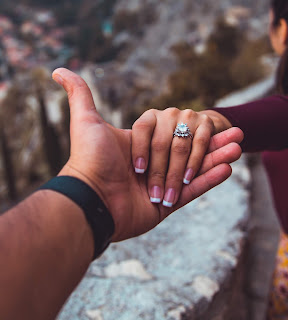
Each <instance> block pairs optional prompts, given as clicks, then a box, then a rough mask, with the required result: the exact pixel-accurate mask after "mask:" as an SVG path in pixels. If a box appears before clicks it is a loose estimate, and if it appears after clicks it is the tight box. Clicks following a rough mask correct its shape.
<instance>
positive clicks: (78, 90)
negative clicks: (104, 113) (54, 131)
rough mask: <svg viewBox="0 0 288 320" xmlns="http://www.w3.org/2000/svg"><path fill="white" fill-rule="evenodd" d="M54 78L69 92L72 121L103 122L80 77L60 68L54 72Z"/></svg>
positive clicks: (87, 88)
mask: <svg viewBox="0 0 288 320" xmlns="http://www.w3.org/2000/svg"><path fill="white" fill-rule="evenodd" d="M52 77H53V79H54V80H55V81H56V82H57V83H58V84H60V85H61V86H62V87H63V88H64V89H65V91H66V92H67V95H68V99H69V105H70V113H71V119H73V118H74V119H75V118H77V120H78V121H81V120H82V121H93V122H98V123H101V122H103V119H102V118H101V116H100V115H99V113H98V112H97V110H96V107H95V104H94V101H93V97H92V94H91V91H90V89H89V87H88V86H87V84H86V82H85V81H84V80H83V79H82V78H81V77H80V76H78V75H77V74H75V73H74V72H72V71H70V70H68V69H65V68H59V69H56V70H55V71H54V72H53V74H52Z"/></svg>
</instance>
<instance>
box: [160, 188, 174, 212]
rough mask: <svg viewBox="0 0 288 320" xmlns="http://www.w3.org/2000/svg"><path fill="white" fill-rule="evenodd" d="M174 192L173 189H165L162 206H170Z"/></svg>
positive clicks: (172, 202)
mask: <svg viewBox="0 0 288 320" xmlns="http://www.w3.org/2000/svg"><path fill="white" fill-rule="evenodd" d="M175 195H176V192H175V190H174V189H172V188H170V189H168V190H167V191H166V194H165V197H164V200H163V206H164V207H168V208H171V207H172V206H173V204H174V199H175Z"/></svg>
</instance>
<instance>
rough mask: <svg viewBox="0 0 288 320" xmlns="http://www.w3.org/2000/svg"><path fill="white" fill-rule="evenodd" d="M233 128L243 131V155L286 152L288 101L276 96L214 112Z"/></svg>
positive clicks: (217, 109) (287, 142) (285, 98)
mask: <svg viewBox="0 0 288 320" xmlns="http://www.w3.org/2000/svg"><path fill="white" fill-rule="evenodd" d="M213 110H214V111H217V112H219V113H220V114H222V115H223V116H224V117H226V118H227V119H228V120H229V121H230V122H231V123H232V125H233V126H234V127H239V128H240V129H242V130H243V132H244V135H245V138H244V140H243V142H242V144H241V147H242V148H243V151H245V152H256V151H266V150H282V149H286V148H288V97H286V96H280V95H275V96H271V97H268V98H265V99H262V100H258V101H254V102H251V103H247V104H243V105H239V106H236V107H228V108H215V109H213Z"/></svg>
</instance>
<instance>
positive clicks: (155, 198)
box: [150, 186, 161, 203]
mask: <svg viewBox="0 0 288 320" xmlns="http://www.w3.org/2000/svg"><path fill="white" fill-rule="evenodd" d="M150 201H151V202H152V203H161V189H160V187H157V186H155V187H153V188H152V190H151V196H150Z"/></svg>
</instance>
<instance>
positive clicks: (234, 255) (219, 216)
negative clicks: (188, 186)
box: [58, 157, 250, 320]
mask: <svg viewBox="0 0 288 320" xmlns="http://www.w3.org/2000/svg"><path fill="white" fill-rule="evenodd" d="M249 184H250V173H249V170H248V169H247V166H246V163H245V158H244V157H243V158H242V159H240V160H239V161H238V162H237V163H236V164H234V165H233V175H232V177H231V178H230V179H229V180H228V181H226V182H225V183H223V184H222V185H220V186H218V187H217V188H215V189H213V190H211V191H210V192H209V193H207V194H206V195H203V196H202V197H200V198H199V199H197V200H195V201H193V202H192V203H190V204H189V205H187V206H185V207H184V208H182V209H180V210H179V211H178V212H176V213H174V214H172V215H171V216H170V217H169V218H168V219H166V221H164V222H163V223H162V224H160V225H159V226H158V227H157V228H156V229H154V230H152V231H150V232H149V233H147V234H145V235H143V236H141V237H139V238H136V239H131V240H127V241H125V242H122V243H118V244H113V245H111V246H110V248H109V249H108V250H107V251H106V252H105V254H104V255H103V256H102V257H101V259H99V260H98V261H96V262H95V263H93V264H92V265H91V267H90V269H89V270H88V272H87V275H86V277H85V278H84V279H83V281H82V282H81V283H80V285H79V287H78V288H77V290H75V292H74V293H73V294H72V296H71V297H70V299H69V300H68V302H67V304H66V306H65V307H64V309H63V310H62V312H61V314H60V315H59V317H58V320H68V319H69V320H73V319H75V320H76V319H83V320H86V319H87V320H89V319H90V320H115V319H117V320H130V319H131V320H132V319H133V320H135V319H141V320H145V319H147V320H152V319H153V320H158V319H159V320H163V319H167V320H178V319H179V320H181V319H182V320H183V319H201V320H202V319H205V318H206V316H207V315H208V314H211V312H212V313H213V317H210V318H209V319H222V315H221V314H223V309H222V310H218V309H219V308H214V309H215V310H213V311H211V306H212V305H213V303H212V302H213V301H214V300H215V299H217V297H218V296H221V295H222V294H221V292H222V291H223V290H224V291H225V290H226V293H227V288H228V287H231V279H232V274H233V271H234V270H235V268H236V267H237V266H238V263H239V257H240V256H241V253H242V249H243V244H244V242H245V241H244V240H245V235H246V232H245V227H246V225H247V221H248V217H249V191H248V189H249ZM228 291H229V290H228ZM229 292H230V291H229ZM225 297H226V298H225V299H226V301H225V303H226V305H227V299H230V297H229V294H226V295H225ZM217 300H218V299H217ZM223 303H224V302H223ZM228 305H229V302H228ZM217 310H218V311H219V312H218V311H217ZM207 319H208V318H207Z"/></svg>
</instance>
